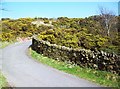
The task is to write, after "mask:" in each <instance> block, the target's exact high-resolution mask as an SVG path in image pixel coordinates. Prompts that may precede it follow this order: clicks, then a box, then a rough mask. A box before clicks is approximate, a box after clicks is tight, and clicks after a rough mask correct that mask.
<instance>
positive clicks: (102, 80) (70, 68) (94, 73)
mask: <svg viewBox="0 0 120 89" xmlns="http://www.w3.org/2000/svg"><path fill="white" fill-rule="evenodd" d="M29 55H30V56H31V57H32V58H34V59H35V60H37V61H38V62H41V63H43V64H46V65H48V66H51V67H53V68H56V69H58V70H60V71H64V72H66V73H69V74H72V75H75V76H77V77H80V78H84V79H87V80H89V81H92V82H94V83H97V84H99V85H102V86H105V87H116V88H119V89H120V85H119V81H118V80H119V79H120V76H118V75H115V74H112V73H109V72H106V71H99V70H94V69H89V68H81V67H79V66H77V65H75V64H71V63H70V62H69V63H68V62H61V61H59V60H54V59H51V58H48V57H45V56H43V55H41V54H38V53H36V52H35V51H33V50H32V49H31V48H29Z"/></svg>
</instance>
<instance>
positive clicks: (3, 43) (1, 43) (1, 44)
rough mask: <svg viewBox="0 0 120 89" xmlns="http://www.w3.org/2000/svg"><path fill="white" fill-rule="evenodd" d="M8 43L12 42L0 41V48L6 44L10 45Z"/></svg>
mask: <svg viewBox="0 0 120 89" xmlns="http://www.w3.org/2000/svg"><path fill="white" fill-rule="evenodd" d="M10 44H12V42H7V41H5V42H0V48H1V49H2V48H5V47H6V46H8V45H10Z"/></svg>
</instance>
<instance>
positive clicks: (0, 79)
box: [0, 72, 8, 89]
mask: <svg viewBox="0 0 120 89" xmlns="http://www.w3.org/2000/svg"><path fill="white" fill-rule="evenodd" d="M2 87H8V83H7V81H6V79H5V77H4V76H3V75H2V73H1V72H0V89H1V88H2Z"/></svg>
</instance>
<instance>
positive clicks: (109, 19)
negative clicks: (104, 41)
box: [99, 7, 116, 36]
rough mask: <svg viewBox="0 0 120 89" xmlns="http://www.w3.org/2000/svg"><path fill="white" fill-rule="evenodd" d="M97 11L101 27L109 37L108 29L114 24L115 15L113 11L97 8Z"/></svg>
mask: <svg viewBox="0 0 120 89" xmlns="http://www.w3.org/2000/svg"><path fill="white" fill-rule="evenodd" d="M99 11H100V16H101V18H102V21H103V22H102V23H101V24H102V25H103V26H105V29H106V30H107V35H108V36H109V35H110V28H111V27H112V25H113V24H116V23H114V22H113V20H114V19H115V18H114V17H115V15H114V13H113V11H111V10H108V9H106V8H104V7H99Z"/></svg>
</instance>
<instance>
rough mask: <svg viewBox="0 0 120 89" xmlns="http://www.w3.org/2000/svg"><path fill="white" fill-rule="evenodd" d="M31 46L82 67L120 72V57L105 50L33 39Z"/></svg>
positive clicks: (37, 50) (50, 55) (48, 55)
mask: <svg viewBox="0 0 120 89" xmlns="http://www.w3.org/2000/svg"><path fill="white" fill-rule="evenodd" d="M31 48H32V49H33V50H34V51H36V52H37V53H40V54H43V55H44V56H47V57H49V58H53V59H56V60H61V61H70V62H72V63H75V64H77V65H79V66H81V67H88V68H93V69H97V70H102V71H109V72H112V73H115V74H120V57H119V56H117V55H115V54H113V53H112V54H109V53H106V52H103V51H97V50H96V51H91V50H86V49H73V48H69V47H65V46H60V45H56V44H50V42H47V41H43V40H38V39H37V38H33V39H32V45H31Z"/></svg>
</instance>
